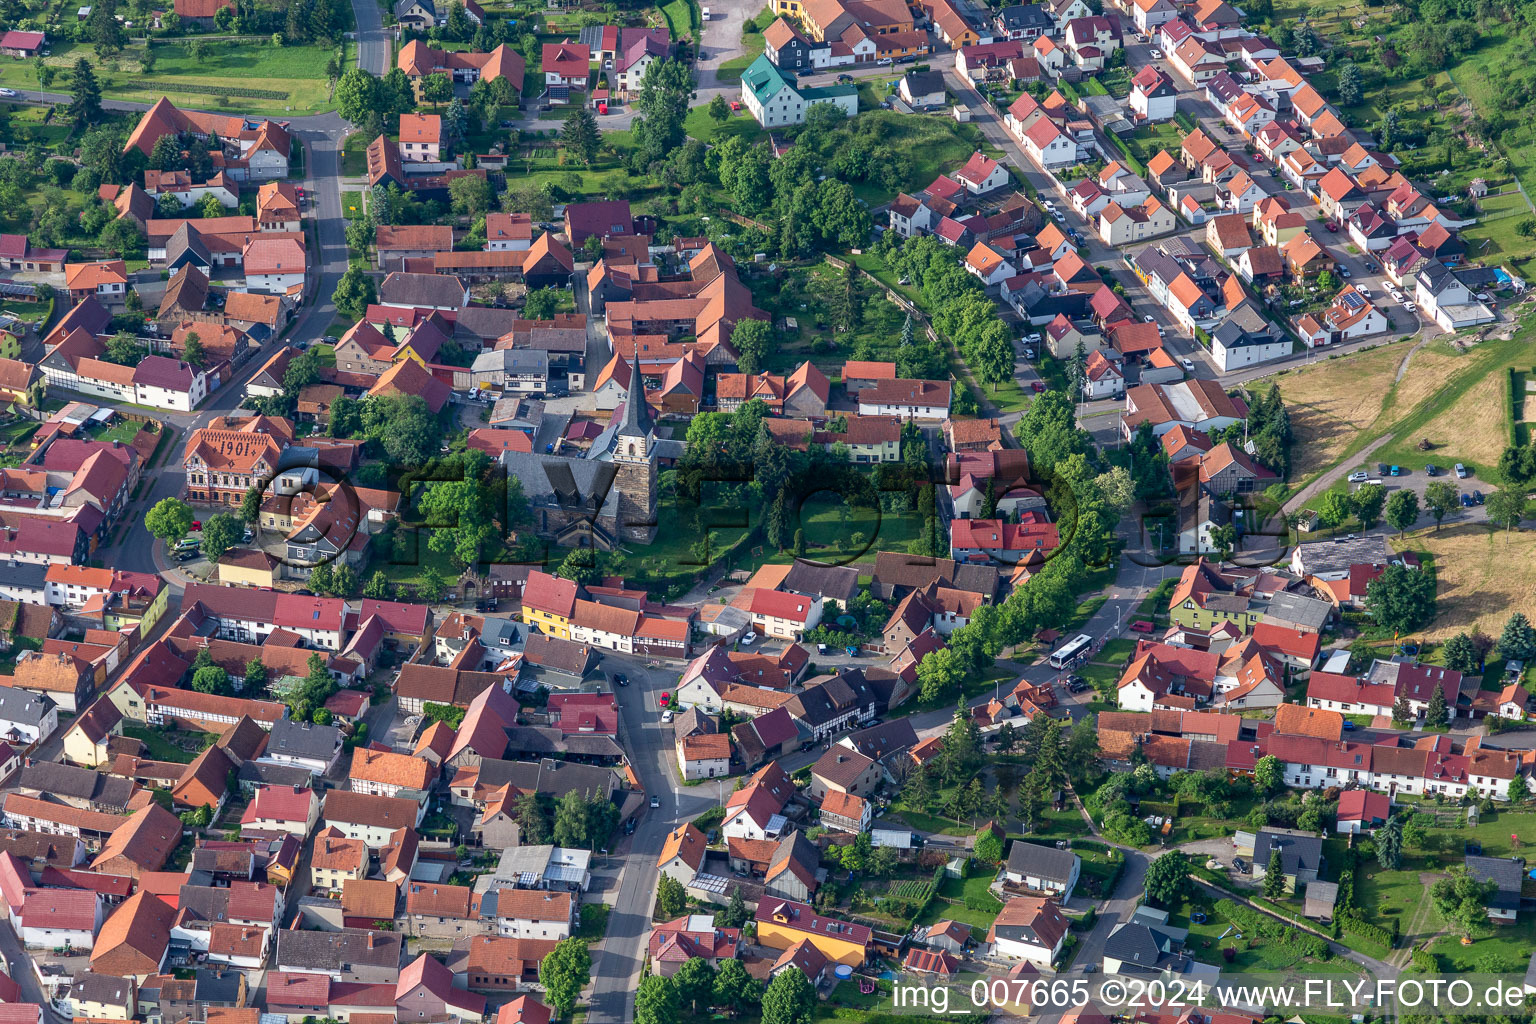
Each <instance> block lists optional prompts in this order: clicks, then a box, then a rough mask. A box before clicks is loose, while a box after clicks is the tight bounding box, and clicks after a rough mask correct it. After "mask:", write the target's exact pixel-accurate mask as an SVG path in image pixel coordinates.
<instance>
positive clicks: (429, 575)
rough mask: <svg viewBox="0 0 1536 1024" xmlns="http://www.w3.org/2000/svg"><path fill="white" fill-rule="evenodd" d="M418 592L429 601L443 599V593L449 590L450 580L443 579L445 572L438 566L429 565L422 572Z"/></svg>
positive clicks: (417, 585)
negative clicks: (439, 569)
mask: <svg viewBox="0 0 1536 1024" xmlns="http://www.w3.org/2000/svg"><path fill="white" fill-rule="evenodd" d="M416 592H417V593H418V594H420V595H421V596H422V597H423V598H425V599H426V600H428V601H441V600H442V599H443V595H444V594H445V593H447V592H448V581H447V580H445V579H443V574H442V573H441V572H439V571H438V569H437V566H435V565H429V566H427V567H426V568H425V569H423V570H422V572H421V579H420V580H419V581H418V582H417V584H416Z"/></svg>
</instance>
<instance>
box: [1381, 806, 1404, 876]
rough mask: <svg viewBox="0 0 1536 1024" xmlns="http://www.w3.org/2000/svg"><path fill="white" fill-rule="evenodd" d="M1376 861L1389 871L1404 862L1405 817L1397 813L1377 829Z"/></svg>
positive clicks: (1394, 869)
mask: <svg viewBox="0 0 1536 1024" xmlns="http://www.w3.org/2000/svg"><path fill="white" fill-rule="evenodd" d="M1375 840H1376V862H1377V863H1378V864H1380V865H1381V866H1382V867H1384V868H1386V869H1387V870H1388V871H1396V870H1397V869H1398V868H1399V867H1401V866H1402V863H1403V819H1402V818H1401V817H1398V816H1396V815H1394V816H1392V817H1390V818H1388V819H1387V820H1386V823H1385V824H1383V825H1382V826H1381V828H1379V829H1377V830H1376V835H1375Z"/></svg>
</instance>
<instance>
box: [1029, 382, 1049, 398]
mask: <svg viewBox="0 0 1536 1024" xmlns="http://www.w3.org/2000/svg"><path fill="white" fill-rule="evenodd" d="M1029 386H1030V387H1032V388H1034V389H1035V394H1037V395H1038V394H1039V393H1040V392H1042V391H1044V390H1045V381H1043V380H1032V381H1030V382H1029Z"/></svg>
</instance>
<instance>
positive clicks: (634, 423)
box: [618, 350, 651, 437]
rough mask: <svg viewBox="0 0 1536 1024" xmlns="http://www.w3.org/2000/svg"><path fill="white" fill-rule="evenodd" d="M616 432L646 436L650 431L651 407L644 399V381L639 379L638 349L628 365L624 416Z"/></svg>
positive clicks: (627, 435)
mask: <svg viewBox="0 0 1536 1024" xmlns="http://www.w3.org/2000/svg"><path fill="white" fill-rule="evenodd" d="M618 433H619V436H621V437H646V436H648V435H649V434H650V433H651V409H650V406H649V405H647V404H646V401H645V382H644V381H643V380H641V379H640V353H639V351H638V350H637V351H636V352H635V359H634V362H632V363H631V364H630V367H629V394H628V395H627V396H626V397H625V399H624V418H623V419H621V420H620V421H619V430H618Z"/></svg>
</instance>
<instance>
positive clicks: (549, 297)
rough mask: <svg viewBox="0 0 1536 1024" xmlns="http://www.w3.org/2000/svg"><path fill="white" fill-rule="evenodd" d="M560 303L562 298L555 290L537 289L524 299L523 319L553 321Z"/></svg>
mask: <svg viewBox="0 0 1536 1024" xmlns="http://www.w3.org/2000/svg"><path fill="white" fill-rule="evenodd" d="M559 301H560V296H559V295H557V294H556V293H555V290H554V289H553V288H535V289H534V290H533V291H531V292H529V293H528V294H527V295H526V296H525V297H524V299H523V317H524V318H525V319H528V320H550V319H553V318H554V315H555V308H556V306H557V305H558V303H559Z"/></svg>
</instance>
